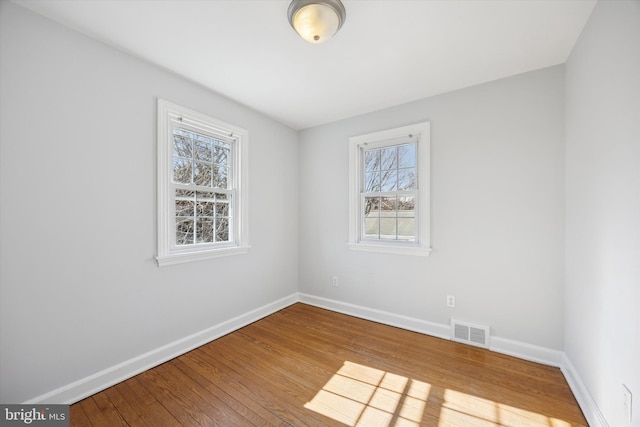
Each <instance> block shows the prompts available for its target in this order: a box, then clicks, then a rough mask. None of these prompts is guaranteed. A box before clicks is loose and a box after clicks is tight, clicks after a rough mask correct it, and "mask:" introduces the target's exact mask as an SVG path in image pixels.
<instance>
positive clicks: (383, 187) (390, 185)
mask: <svg viewBox="0 0 640 427" xmlns="http://www.w3.org/2000/svg"><path fill="white" fill-rule="evenodd" d="M397 184H398V172H397V171H396V170H395V169H392V170H384V171H382V174H381V177H380V191H395V190H396V188H397Z"/></svg>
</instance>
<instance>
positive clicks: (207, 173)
mask: <svg viewBox="0 0 640 427" xmlns="http://www.w3.org/2000/svg"><path fill="white" fill-rule="evenodd" d="M211 175H212V170H211V164H209V163H202V162H195V169H194V171H193V183H194V184H196V185H202V186H206V187H210V186H211Z"/></svg>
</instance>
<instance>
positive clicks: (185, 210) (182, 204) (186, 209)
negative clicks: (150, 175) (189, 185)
mask: <svg viewBox="0 0 640 427" xmlns="http://www.w3.org/2000/svg"><path fill="white" fill-rule="evenodd" d="M176 216H193V201H192V200H176Z"/></svg>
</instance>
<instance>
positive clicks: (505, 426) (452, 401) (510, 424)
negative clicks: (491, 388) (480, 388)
mask: <svg viewBox="0 0 640 427" xmlns="http://www.w3.org/2000/svg"><path fill="white" fill-rule="evenodd" d="M459 426H473V427H475V426H477V427H522V426H527V427H571V424H569V423H567V422H565V421H562V420H558V419H556V418H549V417H547V416H544V415H542V414H538V413H536V412H531V411H526V410H524V409H520V408H515V407H513V406H509V405H505V404H503V403H497V402H494V401H492V400H487V399H482V398H480V397H477V396H472V395H470V394H466V393H462V392H459V391H455V390H449V389H447V390H445V392H444V403H443V404H442V408H441V410H440V418H439V424H438V427H459Z"/></svg>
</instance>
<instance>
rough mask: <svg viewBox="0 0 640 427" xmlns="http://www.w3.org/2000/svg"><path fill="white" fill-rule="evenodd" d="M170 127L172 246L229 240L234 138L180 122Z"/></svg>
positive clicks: (230, 237)
mask: <svg viewBox="0 0 640 427" xmlns="http://www.w3.org/2000/svg"><path fill="white" fill-rule="evenodd" d="M172 127H173V171H172V172H173V173H172V181H171V182H172V187H173V188H174V194H175V221H176V223H175V242H174V246H175V247H184V246H188V245H194V244H210V243H221V242H230V241H232V239H233V232H232V231H233V229H232V227H233V215H232V214H233V203H234V191H233V183H232V182H230V179H229V177H230V169H231V165H232V164H233V163H232V154H233V148H234V147H233V142H229V141H225V140H223V139H221V138H219V137H218V138H216V137H215V136H209V135H206V134H204V133H203V132H195V131H192V130H190V129H188V128H186V127H185V126H180V122H178V123H176V124H173V126H172ZM231 175H232V174H231ZM214 190H215V191H214Z"/></svg>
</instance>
